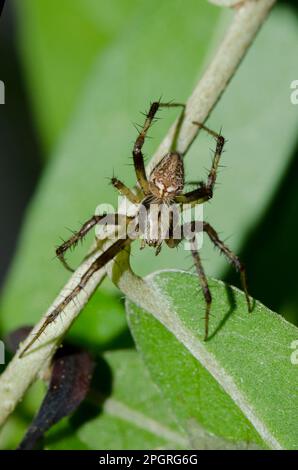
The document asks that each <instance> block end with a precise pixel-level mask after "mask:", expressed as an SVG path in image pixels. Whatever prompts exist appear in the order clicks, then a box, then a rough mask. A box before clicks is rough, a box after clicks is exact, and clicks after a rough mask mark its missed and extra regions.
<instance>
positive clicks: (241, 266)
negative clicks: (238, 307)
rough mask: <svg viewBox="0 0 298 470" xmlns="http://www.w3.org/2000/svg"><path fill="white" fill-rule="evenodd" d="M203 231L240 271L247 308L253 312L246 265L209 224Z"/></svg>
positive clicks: (205, 223) (204, 226)
mask: <svg viewBox="0 0 298 470" xmlns="http://www.w3.org/2000/svg"><path fill="white" fill-rule="evenodd" d="M203 230H204V232H206V233H207V235H208V236H209V238H210V240H211V241H212V243H213V244H214V245H215V246H216V247H217V248H218V249H219V250H220V252H221V253H223V254H224V255H225V257H226V258H227V259H228V261H230V262H231V263H232V265H233V266H234V268H235V269H236V271H239V273H240V279H241V284H242V288H243V291H244V294H245V298H246V303H247V308H248V311H249V312H251V311H252V304H251V300H250V297H249V294H248V287H247V277H246V270H245V267H244V264H243V263H242V262H241V261H240V259H239V258H238V256H237V255H235V254H234V253H233V252H232V251H231V250H230V249H229V248H228V247H227V245H226V244H225V243H223V242H222V241H221V240H220V239H219V237H218V234H217V232H216V231H215V230H214V228H213V227H212V226H211V225H210V224H208V223H207V222H203Z"/></svg>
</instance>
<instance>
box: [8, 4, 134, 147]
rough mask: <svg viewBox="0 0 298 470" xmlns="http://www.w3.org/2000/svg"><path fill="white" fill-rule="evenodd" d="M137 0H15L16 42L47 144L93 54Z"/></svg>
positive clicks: (58, 131)
mask: <svg viewBox="0 0 298 470" xmlns="http://www.w3.org/2000/svg"><path fill="white" fill-rule="evenodd" d="M135 4H136V0H129V1H126V2H125V3H123V2H118V1H113V0H110V1H109V2H105V1H102V0H97V1H95V2H94V1H93V0H64V1H63V2H61V1H59V0H50V1H48V0H44V1H42V2H40V1H39V0H27V1H26V2H23V1H22V0H15V9H16V13H17V18H18V31H19V47H20V49H21V52H22V55H21V57H22V59H23V65H24V69H25V73H26V78H27V82H28V88H29V91H30V94H31V98H32V101H33V104H34V109H35V113H36V121H37V125H38V128H39V129H40V131H41V135H42V140H43V141H44V143H45V144H46V149H47V150H48V148H49V147H50V148H51V147H53V145H54V144H55V143H56V142H57V140H58V139H59V137H60V136H61V135H63V131H64V129H65V127H66V126H67V123H68V122H69V120H70V119H71V117H72V113H73V111H74V109H75V106H76V103H77V101H78V99H79V97H80V95H81V93H82V89H83V87H84V82H85V80H86V79H87V77H88V76H89V74H90V70H91V68H92V64H93V62H94V60H95V59H96V58H97V57H98V56H99V54H102V53H103V52H104V50H105V49H106V48H107V47H108V46H109V44H110V43H111V42H112V41H113V40H115V37H117V36H118V35H119V34H120V33H121V31H122V29H123V27H124V26H125V25H126V22H127V20H128V19H129V17H130V16H131V14H132V13H133V9H134V8H135Z"/></svg>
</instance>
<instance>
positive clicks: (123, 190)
mask: <svg viewBox="0 0 298 470" xmlns="http://www.w3.org/2000/svg"><path fill="white" fill-rule="evenodd" d="M111 183H112V185H113V186H114V187H115V188H116V189H117V190H118V191H119V193H120V194H121V195H122V196H124V197H126V198H127V199H128V200H129V201H130V202H131V203H132V204H139V203H140V202H141V199H140V198H139V197H138V196H137V195H136V194H134V193H133V192H132V190H131V189H129V188H128V187H127V186H126V185H125V184H124V183H122V181H120V180H118V178H112V179H111Z"/></svg>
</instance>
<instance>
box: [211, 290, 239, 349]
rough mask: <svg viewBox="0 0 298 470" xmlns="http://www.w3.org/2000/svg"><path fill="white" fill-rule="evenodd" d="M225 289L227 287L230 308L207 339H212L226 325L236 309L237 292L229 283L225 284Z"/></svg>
mask: <svg viewBox="0 0 298 470" xmlns="http://www.w3.org/2000/svg"><path fill="white" fill-rule="evenodd" d="M225 289H226V294H227V299H228V302H229V305H230V308H229V310H228V311H227V312H226V313H225V315H224V317H223V318H222V320H221V321H220V322H219V324H218V325H217V327H216V328H215V330H214V331H213V333H211V335H209V338H208V340H207V341H210V340H211V339H212V338H213V337H214V336H215V335H216V334H217V333H218V332H219V330H221V328H223V327H224V325H225V324H226V322H227V321H228V319H229V317H230V316H231V315H232V313H233V312H234V310H235V309H236V306H237V304H236V299H235V293H234V291H233V289H232V288H231V286H229V285H227V284H226V285H225Z"/></svg>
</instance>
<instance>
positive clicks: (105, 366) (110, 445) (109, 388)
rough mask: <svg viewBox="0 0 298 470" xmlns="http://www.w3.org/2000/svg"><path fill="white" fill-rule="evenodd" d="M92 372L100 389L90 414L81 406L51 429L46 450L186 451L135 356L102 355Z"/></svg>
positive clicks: (184, 441) (127, 353)
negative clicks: (181, 449) (161, 449)
mask: <svg viewBox="0 0 298 470" xmlns="http://www.w3.org/2000/svg"><path fill="white" fill-rule="evenodd" d="M96 372H97V382H98V384H99V385H98V389H97V393H95V394H94V396H93V400H92V401H93V404H94V408H93V411H92V408H90V406H89V408H88V409H89V412H86V410H87V405H85V409H84V407H81V411H80V410H79V412H78V413H77V414H76V415H74V416H73V417H72V418H70V419H67V420H64V422H63V423H61V424H60V425H57V426H54V427H53V429H52V431H51V432H49V433H48V436H47V438H46V441H45V447H46V448H49V449H76V448H78V447H77V446H78V443H79V448H82V446H85V448H89V449H106V450H110V449H121V450H124V449H156V448H168V449H169V448H170V449H180V448H187V447H188V446H189V444H188V441H187V438H186V435H185V433H184V432H183V431H182V430H181V429H180V428H179V426H178V425H177V423H176V422H175V419H174V418H173V416H172V415H171V413H170V412H169V411H168V408H167V405H166V403H165V402H164V401H163V399H162V397H161V396H160V393H159V391H158V390H157V388H156V387H155V385H154V384H153V383H152V382H151V380H150V377H149V375H148V374H147V372H146V370H144V366H143V364H142V361H141V359H140V357H139V356H138V354H137V353H136V352H135V351H125V350H122V351H117V352H113V353H106V354H105V355H104V357H103V361H102V360H101V367H98V368H97V370H96ZM103 390H105V393H103ZM110 393H111V394H110ZM103 394H104V395H106V399H104V400H102V396H103Z"/></svg>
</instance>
